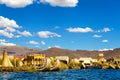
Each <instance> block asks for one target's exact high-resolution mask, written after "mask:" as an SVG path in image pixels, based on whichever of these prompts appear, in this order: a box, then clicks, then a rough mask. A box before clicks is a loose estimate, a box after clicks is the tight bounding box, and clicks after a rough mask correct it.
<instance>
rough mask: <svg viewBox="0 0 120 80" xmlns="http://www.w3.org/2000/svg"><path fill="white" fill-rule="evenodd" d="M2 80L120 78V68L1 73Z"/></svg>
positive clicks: (91, 79) (116, 79) (94, 79)
mask: <svg viewBox="0 0 120 80" xmlns="http://www.w3.org/2000/svg"><path fill="white" fill-rule="evenodd" d="M0 80H120V70H110V69H109V70H101V69H86V70H65V71H59V72H35V73H34V72H8V73H6V72H5V73H0Z"/></svg>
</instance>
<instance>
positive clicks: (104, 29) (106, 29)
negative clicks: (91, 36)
mask: <svg viewBox="0 0 120 80" xmlns="http://www.w3.org/2000/svg"><path fill="white" fill-rule="evenodd" d="M109 31H111V29H110V28H108V27H105V28H103V29H102V30H98V31H97V32H109Z"/></svg>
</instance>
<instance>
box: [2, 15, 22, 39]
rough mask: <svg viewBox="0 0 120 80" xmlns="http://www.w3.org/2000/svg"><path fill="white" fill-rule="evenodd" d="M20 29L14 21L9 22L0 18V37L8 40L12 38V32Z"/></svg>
mask: <svg viewBox="0 0 120 80" xmlns="http://www.w3.org/2000/svg"><path fill="white" fill-rule="evenodd" d="M18 28H21V27H20V26H19V25H18V24H17V23H16V21H15V20H10V19H8V18H5V17H3V16H0V36H5V37H8V38H13V37H14V34H13V33H14V32H16V29H18Z"/></svg>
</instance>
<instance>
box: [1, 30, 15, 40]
mask: <svg viewBox="0 0 120 80" xmlns="http://www.w3.org/2000/svg"><path fill="white" fill-rule="evenodd" d="M0 36H5V37H8V38H13V37H14V34H13V33H10V32H7V31H5V30H0Z"/></svg>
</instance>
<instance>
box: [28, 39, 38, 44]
mask: <svg viewBox="0 0 120 80" xmlns="http://www.w3.org/2000/svg"><path fill="white" fill-rule="evenodd" d="M29 44H34V45H37V44H39V43H38V42H36V41H33V40H32V41H29Z"/></svg>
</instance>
